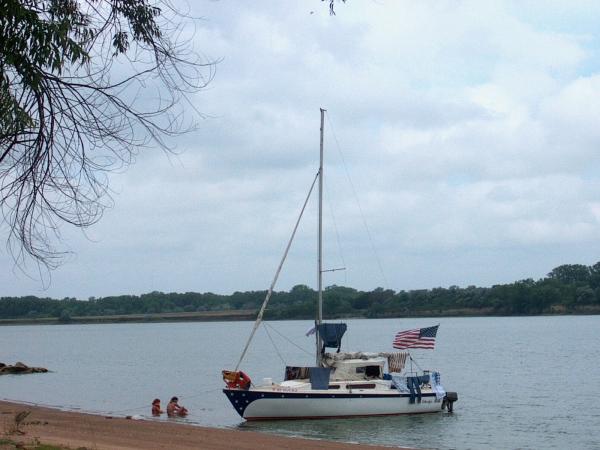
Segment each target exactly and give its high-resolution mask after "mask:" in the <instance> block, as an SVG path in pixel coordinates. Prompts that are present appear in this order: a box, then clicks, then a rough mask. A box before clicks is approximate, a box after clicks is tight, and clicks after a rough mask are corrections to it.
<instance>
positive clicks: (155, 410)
mask: <svg viewBox="0 0 600 450" xmlns="http://www.w3.org/2000/svg"><path fill="white" fill-rule="evenodd" d="M162 413H164V411H163V410H162V409H160V399H159V398H155V399H154V400H152V415H153V416H160V415H161V414H162Z"/></svg>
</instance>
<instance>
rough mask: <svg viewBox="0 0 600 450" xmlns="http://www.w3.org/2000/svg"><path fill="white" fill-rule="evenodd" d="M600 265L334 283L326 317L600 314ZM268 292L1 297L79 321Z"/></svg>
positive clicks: (12, 315)
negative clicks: (355, 285) (405, 286)
mask: <svg viewBox="0 0 600 450" xmlns="http://www.w3.org/2000/svg"><path fill="white" fill-rule="evenodd" d="M599 272H600V263H597V264H595V265H594V266H591V267H586V266H582V265H578V264H576V265H563V266H559V267H557V268H556V269H554V270H552V271H551V272H550V273H549V274H548V277H547V278H542V279H540V280H538V281H534V280H532V279H525V280H520V281H516V282H514V283H511V284H504V285H496V286H492V287H490V288H482V287H476V286H468V287H466V288H459V287H458V286H450V287H449V288H441V287H438V288H434V289H420V290H414V291H400V292H394V291H393V290H390V289H383V288H377V289H374V290H373V291H370V292H364V291H358V290H356V289H352V288H348V287H343V286H335V285H334V286H329V287H327V288H326V289H325V290H324V292H323V313H324V316H325V317H326V318H329V319H335V318H341V317H402V316H425V315H427V316H436V315H439V316H442V315H490V314H493V315H530V314H552V313H576V312H594V311H595V312H599V311H600V283H599V279H598V278H599V276H600V275H599ZM265 295H266V291H249V292H234V293H233V294H231V295H217V294H213V293H211V292H207V293H204V294H200V293H196V292H186V293H183V294H180V293H174V292H171V293H164V292H158V291H154V292H150V293H148V294H143V295H140V296H133V295H122V296H114V297H104V298H95V297H93V298H90V299H89V300H87V301H79V300H76V299H74V298H64V299H62V300H53V299H49V298H37V297H32V296H29V297H21V298H15V297H4V298H0V319H17V318H24V319H26V318H29V319H31V318H40V317H56V318H58V319H59V321H60V322H63V323H67V322H69V321H72V320H73V318H76V317H85V316H111V315H127V314H160V313H167V312H190V313H192V312H196V311H226V310H230V309H235V310H239V309H244V310H248V309H249V310H258V308H259V307H260V305H261V304H262V301H263V300H264V298H265ZM316 308H317V293H316V292H315V290H313V289H312V288H310V287H308V286H306V285H297V286H294V287H293V288H292V289H291V290H290V291H289V292H274V293H273V295H272V297H271V303H270V304H269V307H268V308H267V311H266V313H265V317H266V318H267V319H312V318H314V316H315V312H316Z"/></svg>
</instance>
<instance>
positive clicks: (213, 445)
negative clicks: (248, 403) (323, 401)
mask: <svg viewBox="0 0 600 450" xmlns="http://www.w3.org/2000/svg"><path fill="white" fill-rule="evenodd" d="M21 411H31V414H30V415H29V416H28V417H27V418H26V419H25V421H24V424H23V426H22V427H21V430H22V431H23V432H24V433H25V434H23V435H17V434H12V435H9V436H7V438H9V439H10V440H12V441H15V442H22V443H25V444H30V443H32V442H35V441H36V440H38V441H39V442H42V443H45V444H53V445H58V446H64V447H66V448H72V449H78V448H82V447H84V448H87V449H96V450H104V449H106V450H109V449H110V450H130V449H171V450H181V449H190V448H201V449H223V450H225V449H228V450H229V449H257V448H262V449H271V448H276V449H290V450H291V449H332V450H334V449H339V450H341V449H353V450H356V449H357V448H359V447H367V446H365V445H357V444H351V443H341V442H330V441H319V440H309V439H302V438H291V437H283V436H275V435H270V434H263V433H256V432H252V431H240V430H228V429H220V428H207V427H198V426H192V425H185V424H178V423H168V422H158V421H156V422H155V421H151V420H132V419H126V418H124V417H110V416H100V415H92V414H84V413H78V412H66V411H60V410H56V409H51V408H45V407H41V406H32V405H29V404H19V403H11V402H6V401H0V417H1V420H2V422H1V426H2V433H3V434H4V433H6V432H7V431H8V430H9V429H10V427H11V424H13V423H14V417H15V414H17V413H19V412H21ZM368 448H369V449H373V450H376V449H389V447H381V446H368Z"/></svg>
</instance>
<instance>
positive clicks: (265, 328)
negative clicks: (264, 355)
mask: <svg viewBox="0 0 600 450" xmlns="http://www.w3.org/2000/svg"><path fill="white" fill-rule="evenodd" d="M263 329H264V330H265V332H266V333H267V336H269V340H270V341H271V344H273V348H274V349H275V353H277V356H279V359H280V360H281V362H282V363H283V365H284V366H287V364H286V362H285V359H283V356H281V353H279V349H278V348H277V346H276V345H275V341H274V340H273V338H272V337H271V333H269V329H268V328H267V327H264V328H263Z"/></svg>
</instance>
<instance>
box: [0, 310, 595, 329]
mask: <svg viewBox="0 0 600 450" xmlns="http://www.w3.org/2000/svg"><path fill="white" fill-rule="evenodd" d="M596 315H600V306H598V307H594V308H586V309H585V310H581V311H573V312H568V313H566V312H561V313H559V312H556V313H546V314H508V315H507V314H489V313H486V311H483V310H469V311H461V312H458V311H456V310H450V311H447V314H443V313H435V312H433V311H424V312H423V313H422V314H409V315H403V316H389V317H388V316H385V317H366V316H348V317H341V316H340V317H335V318H334V319H335V320H350V319H367V320H370V319H375V320H376V319H419V318H436V319H437V318H461V317H562V316H596ZM255 319H256V311H254V310H229V311H220V312H210V313H206V312H204V313H198V312H196V313H162V314H160V313H159V314H125V315H113V316H75V317H71V318H70V319H69V320H68V321H64V320H61V319H59V318H56V317H43V318H24V319H23V318H20V319H0V326H14V325H90V324H118V323H175V322H245V321H254V320H255ZM270 320H272V321H286V320H308V319H306V318H289V319H270Z"/></svg>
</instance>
